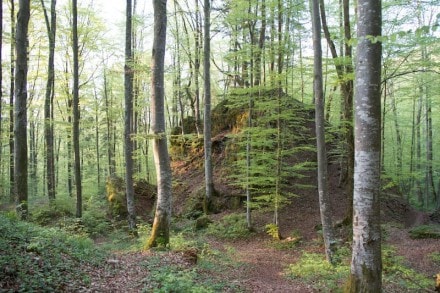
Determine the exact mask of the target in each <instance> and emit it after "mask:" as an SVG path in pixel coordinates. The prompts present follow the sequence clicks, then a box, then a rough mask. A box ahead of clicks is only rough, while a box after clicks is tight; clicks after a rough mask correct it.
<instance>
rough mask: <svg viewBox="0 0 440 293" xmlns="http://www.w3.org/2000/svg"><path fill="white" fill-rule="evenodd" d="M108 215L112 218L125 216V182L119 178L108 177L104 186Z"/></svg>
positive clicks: (114, 176)
mask: <svg viewBox="0 0 440 293" xmlns="http://www.w3.org/2000/svg"><path fill="white" fill-rule="evenodd" d="M105 187H106V197H107V201H108V203H109V213H110V215H111V216H112V217H116V218H125V217H126V216H127V200H126V198H125V182H124V180H123V179H122V178H121V177H118V176H116V175H110V176H109V177H107V181H106V184H105Z"/></svg>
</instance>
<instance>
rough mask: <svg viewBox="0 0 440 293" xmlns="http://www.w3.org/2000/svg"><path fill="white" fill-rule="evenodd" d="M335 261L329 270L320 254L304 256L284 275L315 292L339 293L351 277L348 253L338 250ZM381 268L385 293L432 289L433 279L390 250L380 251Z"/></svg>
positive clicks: (348, 251)
mask: <svg viewBox="0 0 440 293" xmlns="http://www.w3.org/2000/svg"><path fill="white" fill-rule="evenodd" d="M434 258H435V256H434ZM335 259H336V260H337V264H336V265H334V266H332V265H331V264H330V263H328V262H327V261H326V259H325V256H324V255H323V254H317V253H307V252H306V253H304V254H303V255H302V257H301V259H300V260H299V261H298V262H297V263H295V264H291V265H290V266H289V268H288V270H287V273H288V275H289V276H290V277H292V278H297V279H301V280H302V281H304V283H307V284H310V285H312V286H313V288H315V289H318V290H322V289H323V288H326V292H342V289H341V288H342V286H343V284H344V283H345V282H346V280H347V279H348V276H349V274H350V249H349V248H342V249H339V250H338V252H337V253H336V256H335ZM382 265H383V271H382V278H383V288H384V291H387V288H388V289H389V291H391V292H417V291H420V290H421V291H427V292H428V291H429V290H430V289H432V287H433V281H432V279H430V278H427V277H426V276H424V275H422V274H420V273H418V272H416V271H415V270H414V269H412V268H410V267H408V266H407V265H406V263H405V259H404V257H402V256H399V255H397V254H396V251H395V249H394V248H393V247H391V246H384V247H383V248H382ZM327 290H328V291H327Z"/></svg>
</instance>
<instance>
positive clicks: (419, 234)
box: [409, 225, 440, 239]
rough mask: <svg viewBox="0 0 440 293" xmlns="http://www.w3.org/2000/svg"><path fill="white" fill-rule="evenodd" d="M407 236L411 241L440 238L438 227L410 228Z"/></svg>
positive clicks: (439, 228) (421, 226)
mask: <svg viewBox="0 0 440 293" xmlns="http://www.w3.org/2000/svg"><path fill="white" fill-rule="evenodd" d="M409 235H410V237H411V238H413V239H424V238H433V239H439V238H440V225H420V226H417V227H414V228H412V229H411V230H410V231H409Z"/></svg>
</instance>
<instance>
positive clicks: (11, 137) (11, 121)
mask: <svg viewBox="0 0 440 293" xmlns="http://www.w3.org/2000/svg"><path fill="white" fill-rule="evenodd" d="M10 3H11V15H10V16H11V47H10V55H11V59H10V61H11V68H10V91H9V186H10V188H9V201H10V202H11V203H13V202H14V201H15V187H14V180H15V179H14V178H15V176H14V169H15V168H14V119H15V118H14V95H15V80H14V76H15V4H14V0H10Z"/></svg>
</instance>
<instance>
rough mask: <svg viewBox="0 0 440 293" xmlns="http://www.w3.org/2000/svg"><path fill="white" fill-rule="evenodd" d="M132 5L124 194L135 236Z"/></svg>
mask: <svg viewBox="0 0 440 293" xmlns="http://www.w3.org/2000/svg"><path fill="white" fill-rule="evenodd" d="M131 37H132V3H131V0H127V6H126V28H125V70H124V78H125V82H124V88H125V117H124V119H125V123H124V143H125V186H126V187H125V193H126V197H127V211H128V226H129V229H130V230H131V231H133V232H134V233H135V234H136V212H135V203H134V189H133V142H132V138H131V135H132V130H133V75H134V73H133V53H132V44H131V43H132V40H131Z"/></svg>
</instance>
